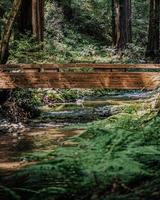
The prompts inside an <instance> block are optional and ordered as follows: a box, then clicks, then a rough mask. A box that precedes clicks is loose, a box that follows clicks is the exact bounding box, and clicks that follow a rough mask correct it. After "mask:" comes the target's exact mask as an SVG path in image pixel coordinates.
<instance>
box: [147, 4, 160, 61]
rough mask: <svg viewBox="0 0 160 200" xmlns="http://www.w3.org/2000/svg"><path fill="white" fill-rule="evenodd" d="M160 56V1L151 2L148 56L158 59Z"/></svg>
mask: <svg viewBox="0 0 160 200" xmlns="http://www.w3.org/2000/svg"><path fill="white" fill-rule="evenodd" d="M159 55H160V1H159V0H150V17H149V32H148V45H147V50H146V56H150V57H153V58H156V57H158V56H159Z"/></svg>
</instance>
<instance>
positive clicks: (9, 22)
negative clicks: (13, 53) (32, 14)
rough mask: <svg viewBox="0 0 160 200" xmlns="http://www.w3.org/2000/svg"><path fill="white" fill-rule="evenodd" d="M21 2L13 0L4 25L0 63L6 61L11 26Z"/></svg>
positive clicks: (0, 46)
mask: <svg viewBox="0 0 160 200" xmlns="http://www.w3.org/2000/svg"><path fill="white" fill-rule="evenodd" d="M21 3H22V0H14V2H13V4H12V8H11V11H10V14H9V16H8V19H7V22H6V24H5V26H4V30H3V34H2V39H1V44H0V63H1V64H4V63H6V62H7V59H8V46H9V40H10V37H11V33H12V28H13V25H14V22H15V20H16V16H17V14H18V11H19V9H20V6H21Z"/></svg>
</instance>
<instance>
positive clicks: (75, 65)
mask: <svg viewBox="0 0 160 200" xmlns="http://www.w3.org/2000/svg"><path fill="white" fill-rule="evenodd" d="M13 68H14V69H21V70H29V69H37V70H39V69H46V70H47V69H48V70H49V69H50V70H52V69H58V68H60V69H64V68H94V69H97V70H99V69H160V64H106V63H68V64H6V65H0V70H5V69H13Z"/></svg>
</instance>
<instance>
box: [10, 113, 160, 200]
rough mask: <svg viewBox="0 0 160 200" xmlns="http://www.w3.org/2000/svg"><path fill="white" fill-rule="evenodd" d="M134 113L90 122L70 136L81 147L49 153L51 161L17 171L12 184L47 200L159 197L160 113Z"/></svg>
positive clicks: (60, 149) (30, 197) (32, 196)
mask: <svg viewBox="0 0 160 200" xmlns="http://www.w3.org/2000/svg"><path fill="white" fill-rule="evenodd" d="M136 112H137V111H134V110H133V111H132V113H130V111H129V113H124V114H123V113H122V114H119V115H117V116H113V117H110V118H109V119H106V120H103V121H100V122H99V123H97V122H96V123H92V125H91V126H89V127H88V131H87V132H86V133H85V134H84V135H82V136H81V137H74V138H73V139H72V140H73V141H76V142H78V143H79V145H78V146H74V147H63V148H59V149H58V150H57V151H56V153H55V152H54V153H52V154H50V156H51V155H52V156H53V159H51V158H50V160H49V161H44V162H42V163H40V164H37V165H35V166H31V167H29V168H26V169H24V170H22V171H20V172H19V173H18V174H16V175H15V176H16V180H17V181H16V183H15V184H14V187H16V186H15V185H17V187H18V188H19V187H20V188H22V189H23V190H24V192H22V191H21V190H22V189H18V188H15V189H14V191H16V192H18V194H20V195H21V196H24V194H25V196H26V194H27V195H28V198H29V199H42V198H45V199H46V200H48V199H73V200H75V199H103V200H104V199H107V200H108V199H139V198H142V199H153V198H154V197H155V198H156V197H158V195H159V184H160V183H159V174H160V171H159V165H160V148H159V142H160V131H159V128H160V126H159V124H160V117H159V116H158V115H156V114H155V113H150V114H144V115H141V116H139V117H137V113H136ZM15 176H14V177H15ZM23 177H25V179H24V178H23ZM14 179H15V178H14ZM147 188H150V190H148V189H147ZM30 190H32V192H30ZM33 191H35V192H34V193H33Z"/></svg>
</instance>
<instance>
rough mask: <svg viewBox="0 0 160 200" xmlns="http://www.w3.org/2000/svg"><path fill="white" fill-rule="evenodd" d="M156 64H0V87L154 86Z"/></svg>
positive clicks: (158, 80) (159, 73)
mask: <svg viewBox="0 0 160 200" xmlns="http://www.w3.org/2000/svg"><path fill="white" fill-rule="evenodd" d="M159 85H160V64H104V63H103V64H101V63H99V64H93V63H70V64H17V65H16V64H15V65H13V64H7V65H0V88H1V89H11V88H108V89H151V90H152V89H155V88H157V87H158V86H159Z"/></svg>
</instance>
